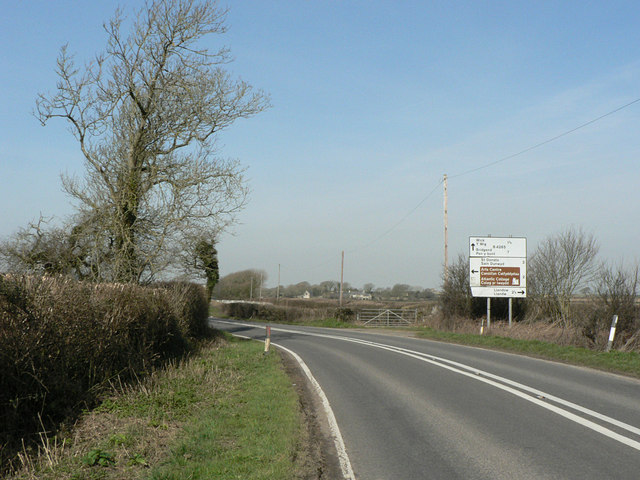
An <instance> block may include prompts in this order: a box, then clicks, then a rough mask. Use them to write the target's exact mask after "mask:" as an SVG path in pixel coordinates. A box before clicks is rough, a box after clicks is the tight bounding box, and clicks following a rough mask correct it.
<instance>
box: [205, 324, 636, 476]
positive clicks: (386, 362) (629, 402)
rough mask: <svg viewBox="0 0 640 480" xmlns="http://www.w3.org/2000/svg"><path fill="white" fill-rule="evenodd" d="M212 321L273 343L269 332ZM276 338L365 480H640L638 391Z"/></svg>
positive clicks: (387, 341)
mask: <svg viewBox="0 0 640 480" xmlns="http://www.w3.org/2000/svg"><path fill="white" fill-rule="evenodd" d="M211 323H212V325H213V326H214V327H215V328H218V329H220V330H226V331H229V332H231V333H235V334H240V335H243V336H246V337H250V338H255V339H260V340H264V338H265V325H264V324H250V323H248V322H229V321H227V320H225V321H221V320H213V319H212V320H211ZM271 332H272V333H271V338H272V342H274V343H276V344H280V345H282V346H284V347H286V348H288V349H290V350H292V351H294V352H296V353H297V354H298V355H299V356H300V357H301V358H302V359H303V360H304V362H305V363H306V364H307V365H308V367H309V369H310V370H311V372H312V373H313V375H314V376H315V378H316V379H317V381H318V383H319V384H320V385H321V387H322V389H323V390H324V392H325V394H326V397H327V398H328V400H329V402H330V404H331V407H332V409H333V412H334V414H335V417H336V420H337V423H338V425H339V428H340V430H341V432H342V437H343V439H344V444H345V446H346V450H347V453H348V455H349V458H350V461H351V465H352V467H353V471H354V473H355V477H356V478H357V479H359V480H377V479H492V480H494V479H537V480H539V479H555V480H557V479H576V480H586V479H640V381H637V380H634V379H629V378H625V377H621V376H616V375H611V374H607V373H601V372H597V371H594V370H589V369H585V368H577V367H572V366H568V365H563V364H558V363H553V362H548V361H543V360H537V359H532V358H527V357H522V356H518V355H512V354H505V353H499V352H493V351H489V350H483V349H478V348H471V347H464V346H458V345H449V344H445V343H440V342H433V341H427V340H419V339H413V338H405V337H400V336H389V335H383V334H375V333H365V332H354V331H350V330H337V329H320V328H310V327H294V326H290V325H282V326H280V325H272V330H271Z"/></svg>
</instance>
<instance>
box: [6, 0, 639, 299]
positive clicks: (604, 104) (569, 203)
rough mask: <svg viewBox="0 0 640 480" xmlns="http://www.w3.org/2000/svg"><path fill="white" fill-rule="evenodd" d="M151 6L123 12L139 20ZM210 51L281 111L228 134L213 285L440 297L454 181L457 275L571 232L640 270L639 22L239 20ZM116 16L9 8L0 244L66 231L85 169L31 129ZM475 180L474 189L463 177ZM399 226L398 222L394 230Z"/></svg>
mask: <svg viewBox="0 0 640 480" xmlns="http://www.w3.org/2000/svg"><path fill="white" fill-rule="evenodd" d="M142 4H143V2H141V1H137V0H136V1H131V2H128V3H127V4H126V5H127V7H126V10H125V11H126V12H127V13H130V14H131V13H132V12H133V9H132V8H131V7H135V8H138V7H139V6H141V5H142ZM221 5H223V6H228V7H229V15H228V22H227V24H228V27H229V32H228V33H227V34H226V35H224V36H221V37H220V36H219V37H215V38H211V39H210V40H209V42H210V43H209V45H210V46H211V48H212V49H215V48H217V47H219V46H220V45H221V44H225V45H227V46H228V47H230V49H231V52H232V54H233V56H234V57H235V61H234V62H233V63H232V64H230V65H229V70H230V71H231V72H233V73H234V74H236V75H237V76H239V77H241V78H242V79H244V80H246V81H248V82H249V83H251V84H253V85H254V86H255V87H257V88H261V89H264V90H265V91H267V92H268V93H269V94H270V95H271V99H272V104H273V107H272V108H271V109H269V110H268V111H266V112H264V113H262V114H260V115H258V116H257V117H254V118H252V119H249V120H242V121H239V122H237V123H236V124H234V125H233V126H232V127H231V128H229V129H228V130H226V131H224V132H222V134H221V136H220V139H219V147H220V151H221V154H222V155H223V156H225V157H232V158H237V159H239V160H240V161H241V162H242V164H243V165H244V166H245V167H246V168H247V178H248V180H249V186H250V188H251V192H252V193H251V198H250V202H249V204H248V206H247V208H246V209H245V210H244V211H243V212H242V213H241V214H240V215H239V218H238V220H239V224H238V225H236V226H235V227H234V228H233V229H232V231H231V232H229V233H227V234H225V235H224V236H223V237H222V238H221V239H220V244H219V257H220V267H221V271H222V272H221V273H222V274H223V275H224V274H227V273H231V272H234V271H238V270H243V269H246V268H258V269H263V270H265V271H266V272H267V274H268V276H269V280H268V282H267V283H268V284H269V285H275V283H276V281H277V275H278V264H280V265H281V283H283V284H285V285H286V284H291V283H297V282H300V281H303V280H307V281H310V282H312V283H317V282H320V281H323V280H330V279H334V280H337V279H339V277H340V253H341V251H342V250H344V251H345V281H348V282H350V283H351V284H352V285H354V286H359V287H361V286H362V285H363V284H364V283H367V282H371V283H374V284H375V285H376V286H381V287H384V286H392V285H394V284H396V283H407V284H410V285H419V286H423V287H438V286H439V285H440V282H441V280H440V277H441V271H442V263H443V225H442V224H443V220H442V217H443V214H442V210H443V205H442V203H443V201H442V186H441V185H440V182H441V180H442V176H443V174H445V173H446V174H448V175H449V177H450V179H449V189H448V190H449V252H450V259H453V258H454V257H455V256H456V255H457V254H458V253H464V252H466V248H467V245H468V237H469V236H471V235H488V234H491V235H494V236H507V235H513V236H524V237H527V238H528V248H529V252H530V253H532V252H533V250H534V249H535V246H536V245H537V243H538V242H539V241H540V240H542V239H544V238H545V237H547V236H549V235H553V234H555V233H558V232H560V231H562V230H564V229H566V228H569V227H580V228H583V229H584V230H585V231H587V232H589V233H593V234H594V235H595V237H596V238H597V239H598V240H599V242H600V244H601V258H602V259H603V260H605V259H606V260H610V261H613V262H619V261H623V262H634V261H635V260H637V259H638V258H640V247H638V241H639V240H640V215H639V214H640V188H639V186H640V135H639V134H638V130H639V128H638V127H639V126H640V103H636V104H634V105H631V106H629V107H628V108H625V109H623V110H621V111H619V112H617V113H615V114H612V115H609V116H607V117H605V118H603V119H601V120H599V121H597V122H595V123H593V124H591V125H588V126H586V127H584V128H581V129H579V130H577V131H576V132H574V133H571V134H568V135H565V136H563V137H561V138H559V139H558V140H555V141H553V142H550V143H547V144H545V145H543V146H541V147H539V148H536V149H533V150H530V151H528V152H526V153H524V154H522V155H518V156H515V157H513V158H510V159H507V160H504V161H502V162H499V163H496V164H494V165H491V166H487V167H486V168H481V169H479V170H476V171H473V172H471V171H472V170H475V169H477V168H479V167H483V166H486V165H489V164H491V163H493V162H496V161H497V160H500V159H503V158H505V157H508V156H510V155H512V154H515V153H517V152H520V151H523V150H525V149H527V148H529V147H532V146H534V145H537V144H539V143H540V142H544V141H546V140H548V139H550V138H553V137H555V136H557V135H559V134H562V133H564V132H567V131H569V130H571V129H573V128H575V127H577V126H580V125H583V124H585V123H586V122H589V121H591V120H593V119H595V118H597V117H599V116H601V115H603V114H605V113H607V112H610V111H612V110H614V109H616V108H618V107H620V106H622V105H625V104H627V103H629V102H632V101H634V100H636V99H638V98H640V50H639V49H638V46H639V45H640V28H638V24H639V20H640V3H639V2H637V1H629V2H618V1H607V2H604V1H601V2H584V1H580V2H570V1H557V2H550V1H549V2H545V1H536V2H519V1H499V2H498V1H496V2H484V1H483V2H480V1H466V2H463V1H446V2H445V1H441V2H416V1H411V2H408V1H405V2H403V1H278V0H274V1H268V2H267V1H229V2H221ZM116 6H117V3H115V2H109V1H98V0H96V1H92V2H77V1H59V0H58V1H55V2H52V1H37V0H34V1H19V2H8V1H4V2H2V11H3V15H2V18H1V19H0V40H1V41H2V45H3V47H4V48H3V49H2V53H0V71H1V72H2V74H1V75H0V86H1V89H2V93H1V95H0V98H1V99H2V100H1V102H2V108H1V115H0V204H2V205H3V206H4V207H5V208H4V209H3V211H2V213H1V214H0V219H1V221H0V236H2V237H4V236H6V235H9V234H11V233H12V232H14V231H16V230H17V229H18V228H19V227H21V226H24V225H26V224H27V223H28V222H29V221H31V220H34V219H36V218H37V217H38V216H39V214H40V213H42V214H43V215H46V216H56V217H59V218H62V217H64V216H66V215H68V214H70V213H71V212H72V208H71V206H70V204H69V201H68V199H67V197H65V195H64V194H63V193H62V191H61V186H60V180H59V174H60V173H61V172H63V171H64V172H79V171H80V169H81V165H82V159H81V155H80V152H79V149H78V146H77V144H76V142H75V140H74V139H73V137H72V136H71V135H70V134H69V133H68V131H67V129H66V125H64V123H63V122H62V121H60V122H51V123H49V124H48V125H47V126H46V127H41V126H40V125H39V123H38V121H37V120H36V119H35V117H34V116H33V115H32V111H33V109H34V105H35V99H36V95H37V94H38V93H39V92H47V91H52V90H53V89H54V88H55V82H56V78H55V75H54V68H55V60H56V57H57V55H58V52H59V49H60V47H61V46H62V45H63V44H65V43H68V44H69V49H70V51H71V52H75V53H76V55H77V59H78V60H84V59H90V58H91V56H92V55H94V54H95V53H97V52H100V51H101V50H102V49H103V47H104V44H105V35H104V33H103V31H102V28H101V26H102V22H104V21H106V20H108V19H109V18H110V17H111V16H112V14H113V12H114V10H115V8H116ZM467 172H471V173H467ZM401 220H402V221H401Z"/></svg>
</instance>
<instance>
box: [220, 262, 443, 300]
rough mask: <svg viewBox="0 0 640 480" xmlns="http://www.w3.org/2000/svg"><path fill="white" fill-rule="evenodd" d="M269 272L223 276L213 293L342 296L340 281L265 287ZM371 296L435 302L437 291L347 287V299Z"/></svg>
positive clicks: (224, 296) (237, 296)
mask: <svg viewBox="0 0 640 480" xmlns="http://www.w3.org/2000/svg"><path fill="white" fill-rule="evenodd" d="M266 280H267V274H266V272H264V271H262V270H255V269H249V270H243V271H240V272H233V273H230V274H228V275H226V276H224V277H222V278H221V279H220V280H219V282H218V283H217V285H216V287H215V289H214V290H213V296H214V298H218V299H229V300H232V299H258V298H260V297H262V298H274V297H276V296H280V297H282V298H301V297H304V296H305V295H307V294H308V296H309V298H328V299H337V298H339V296H340V282H339V281H335V280H326V281H323V282H320V283H318V284H311V283H309V282H306V281H304V282H299V283H295V284H291V285H286V286H285V285H280V287H279V288H278V287H269V288H267V287H265V286H264V285H265V282H266ZM355 295H358V296H369V295H370V296H371V299H372V300H407V301H409V300H414V301H417V300H435V299H436V298H437V293H436V291H435V290H433V289H430V288H427V289H424V288H422V287H412V286H410V285H407V284H396V285H394V286H393V287H388V288H376V287H375V285H374V284H372V283H366V284H365V285H364V286H363V287H362V288H361V289H359V288H357V287H354V286H352V285H351V284H350V283H348V282H344V284H343V298H345V299H350V298H352V297H353V296H355Z"/></svg>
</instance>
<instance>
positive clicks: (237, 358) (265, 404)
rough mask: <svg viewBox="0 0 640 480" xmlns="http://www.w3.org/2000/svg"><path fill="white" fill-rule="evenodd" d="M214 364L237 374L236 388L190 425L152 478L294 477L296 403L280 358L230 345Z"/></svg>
mask: <svg viewBox="0 0 640 480" xmlns="http://www.w3.org/2000/svg"><path fill="white" fill-rule="evenodd" d="M215 363H216V365H218V367H219V368H221V369H223V371H224V370H232V371H233V372H234V374H235V375H238V377H239V378H238V379H237V384H236V385H235V386H234V388H233V389H232V390H230V391H228V392H226V393H225V394H224V395H221V396H220V397H219V398H218V400H217V401H216V402H215V404H213V405H211V406H210V407H209V408H206V409H203V410H202V411H201V412H199V414H198V416H197V417H195V418H193V419H192V421H190V422H189V423H188V425H187V426H186V428H185V434H184V436H183V437H182V438H181V440H180V442H179V443H178V444H177V445H176V446H175V447H174V449H173V451H172V455H171V457H170V458H169V459H168V460H167V461H166V462H165V463H164V465H162V466H160V467H156V468H155V469H154V470H153V473H152V475H151V478H153V479H157V480H160V479H162V480H169V479H183V478H191V479H210V478H228V479H234V478H237V479H274V480H275V479H286V478H293V476H294V474H295V466H294V465H293V461H292V459H293V458H294V456H295V454H296V443H297V439H298V438H299V433H300V432H299V430H300V423H299V417H298V404H297V402H298V400H297V396H296V394H295V392H294V391H293V390H292V388H291V382H290V380H289V378H288V377H287V376H286V375H284V372H282V371H281V369H280V368H279V359H278V355H277V354H276V353H273V354H269V355H266V356H265V355H263V346H262V344H260V343H258V342H232V343H231V345H230V347H229V348H226V349H224V350H221V351H220V352H219V355H218V356H217V358H216V361H215ZM223 378H224V375H223Z"/></svg>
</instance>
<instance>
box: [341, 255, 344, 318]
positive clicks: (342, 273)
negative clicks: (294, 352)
mask: <svg viewBox="0 0 640 480" xmlns="http://www.w3.org/2000/svg"><path fill="white" fill-rule="evenodd" d="M343 285H344V250H343V251H342V267H341V268H340V308H342V286H343Z"/></svg>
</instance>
